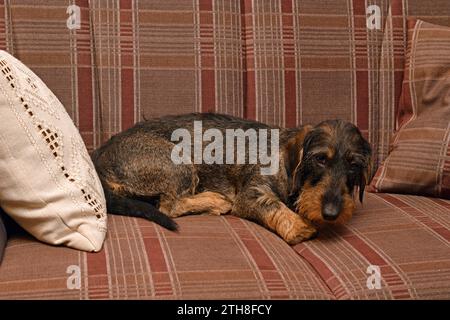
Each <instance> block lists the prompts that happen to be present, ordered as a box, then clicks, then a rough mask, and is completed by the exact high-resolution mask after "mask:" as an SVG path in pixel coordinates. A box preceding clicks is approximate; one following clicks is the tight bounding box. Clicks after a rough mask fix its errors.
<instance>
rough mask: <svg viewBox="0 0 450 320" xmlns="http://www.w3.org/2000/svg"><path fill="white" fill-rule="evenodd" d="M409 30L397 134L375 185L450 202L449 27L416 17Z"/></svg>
mask: <svg viewBox="0 0 450 320" xmlns="http://www.w3.org/2000/svg"><path fill="white" fill-rule="evenodd" d="M408 27H409V28H408V37H409V41H408V49H407V62H406V64H405V72H404V79H403V88H402V94H401V98H400V104H399V110H398V117H397V123H398V126H399V130H398V132H397V133H396V134H395V136H394V139H393V144H392V150H391V153H390V154H389V157H388V158H387V159H386V160H385V162H384V164H383V165H382V166H381V167H380V168H379V169H378V172H377V174H376V176H375V177H374V179H373V180H372V183H371V186H372V187H373V188H374V190H375V191H377V192H394V193H412V194H422V195H430V196H436V197H446V198H450V161H449V160H446V158H447V157H449V156H450V145H449V141H450V127H449V121H450V105H449V104H448V103H449V99H450V86H449V82H450V81H449V79H450V58H449V57H450V28H449V27H443V26H439V25H435V24H430V23H426V22H423V21H422V20H415V19H413V20H410V21H409V23H408Z"/></svg>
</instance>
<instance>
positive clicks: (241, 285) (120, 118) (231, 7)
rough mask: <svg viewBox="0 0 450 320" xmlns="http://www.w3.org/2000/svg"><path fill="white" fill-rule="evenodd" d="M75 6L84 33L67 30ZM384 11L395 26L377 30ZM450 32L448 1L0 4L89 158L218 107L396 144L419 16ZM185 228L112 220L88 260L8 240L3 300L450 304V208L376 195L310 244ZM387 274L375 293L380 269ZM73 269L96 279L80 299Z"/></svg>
mask: <svg viewBox="0 0 450 320" xmlns="http://www.w3.org/2000/svg"><path fill="white" fill-rule="evenodd" d="M69 4H77V5H78V6H79V7H80V8H81V28H80V29H74V30H70V29H68V28H67V26H66V20H67V18H68V15H67V13H66V9H67V6H68V5H69ZM370 5H378V6H379V7H380V10H381V29H379V30H368V29H367V28H366V7H367V6H370ZM409 17H412V18H419V19H422V20H424V21H427V22H432V23H436V24H442V25H450V5H449V3H448V1H447V0H429V1H422V0H333V1H317V0H164V1H159V0H158V1H156V0H139V1H125V0H122V1H116V0H98V1H97V0H96V1H88V0H70V1H60V0H51V1H45V2H43V1H39V2H38V1H34V0H22V1H6V0H0V48H1V49H6V50H7V51H9V52H10V53H12V54H14V55H16V56H17V57H18V58H19V59H21V60H22V61H23V62H24V63H26V64H27V65H28V66H30V67H31V68H32V69H33V70H34V71H35V72H36V73H37V74H38V75H39V76H40V77H41V78H42V79H43V80H44V81H45V82H46V83H47V85H48V86H49V88H51V89H52V90H53V92H54V93H55V94H56V95H57V96H58V98H59V99H60V100H61V101H62V103H63V104H64V105H65V106H66V108H67V111H68V112H69V114H70V115H71V116H72V118H73V120H74V121H75V123H76V124H77V126H78V127H79V129H80V131H81V134H82V137H83V139H84V141H85V142H86V145H87V146H88V148H89V149H90V150H92V149H93V148H96V147H98V146H99V145H100V144H101V143H102V142H103V141H105V140H106V139H107V138H109V137H110V136H111V135H112V134H114V133H116V132H118V131H121V130H124V129H126V128H128V127H129V126H131V125H133V123H135V122H136V121H139V120H141V119H143V118H144V117H146V118H148V117H152V116H159V115H163V114H171V113H183V112H190V111H217V112H223V113H228V114H234V115H241V116H244V117H247V118H253V119H259V120H262V121H265V122H269V123H273V124H279V125H285V126H295V125H297V124H300V123H317V122H319V121H321V120H324V119H332V118H344V119H347V120H350V121H353V122H354V123H356V124H357V125H358V126H359V127H360V128H361V130H362V131H363V133H364V134H365V135H366V136H367V137H368V138H369V140H370V142H371V144H372V145H373V148H374V156H375V161H376V164H380V163H381V162H382V161H383V160H384V159H385V158H386V156H387V154H388V151H389V143H390V138H391V136H392V134H393V132H394V124H395V114H396V110H397V105H398V102H399V99H400V93H401V87H402V81H403V66H404V53H405V49H406V44H407V42H406V39H407V38H406V30H407V29H406V21H407V18H409ZM179 223H180V225H181V232H180V233H179V234H173V233H170V232H167V231H165V230H162V229H160V228H159V227H157V226H155V225H153V224H151V223H148V222H146V221H143V220H137V219H132V218H124V217H117V216H112V217H111V219H110V221H109V233H108V238H107V240H106V245H105V249H104V250H103V251H102V252H100V253H98V254H87V253H82V252H77V251H74V250H70V249H67V248H58V247H50V246H47V245H44V244H41V243H38V242H36V240H34V239H30V238H29V237H27V236H24V235H18V236H14V237H13V238H12V239H11V240H10V241H9V243H8V247H7V250H6V255H5V258H4V261H3V264H2V267H1V269H0V297H1V298H9V299H13V298H32V299H33V298H35V299H36V298H63V299H70V298H72V299H88V298H92V299H105V298H145V299H163V298H167V299H178V298H321V299H347V298H354V299H367V298H374V299H383V298H398V299H402V298H405V299H406V298H426V299H432V298H445V299H450V289H449V288H450V260H449V259H450V258H449V257H450V244H449V242H450V225H449V223H450V202H449V201H447V200H441V199H437V198H433V199H431V198H426V197H419V196H406V195H398V196H397V195H392V194H367V195H366V201H365V204H364V207H363V208H361V209H359V211H358V213H357V214H356V215H355V217H354V219H353V220H352V221H351V222H350V224H349V225H347V226H346V227H344V228H341V229H329V230H322V236H321V237H319V238H318V239H317V240H314V241H311V242H308V243H305V244H301V245H299V246H297V247H295V248H294V249H295V251H294V250H293V249H292V248H290V247H288V246H287V245H286V244H285V243H283V242H282V241H281V240H280V239H279V238H277V237H276V236H275V235H273V234H272V233H270V232H268V231H267V230H265V229H263V228H261V227H259V226H257V225H255V224H253V223H251V222H248V221H243V220H239V219H236V218H233V217H206V216H195V217H194V216H193V217H185V218H181V219H180V220H179ZM370 265H377V266H379V267H380V269H381V271H382V287H381V289H376V290H370V289H368V287H367V283H366V281H367V277H368V274H367V268H368V267H369V266H370ZM69 266H78V267H79V268H80V272H81V287H80V289H79V290H69V289H68V288H67V280H68V277H69V276H70V274H68V273H66V272H67V268H68V267H69Z"/></svg>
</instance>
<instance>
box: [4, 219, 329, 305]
mask: <svg viewBox="0 0 450 320" xmlns="http://www.w3.org/2000/svg"><path fill="white" fill-rule="evenodd" d="M178 222H179V224H180V229H181V232H180V233H179V234H176V233H172V232H170V231H166V230H163V229H162V228H160V227H157V226H156V225H155V224H153V223H150V222H148V221H145V220H143V219H134V218H128V217H121V216H111V217H110V219H108V224H109V225H108V228H109V232H108V238H107V240H106V242H105V245H104V250H103V251H102V252H100V253H98V254H91V253H84V252H78V251H75V250H70V249H67V248H58V247H52V246H48V245H44V244H41V243H38V242H37V241H35V240H33V239H30V238H28V237H26V236H16V237H13V238H12V239H11V240H10V241H9V242H8V247H7V250H6V255H5V258H4V260H3V264H2V267H1V269H0V298H1V299H14V298H26V299H35V298H47V299H51V298H54V299H105V298H108V299H150V298H151V299H175V298H176V299H214V298H215V299H229V298H236V299H267V298H272V299H282V298H284V299H285V298H294V299H331V298H333V296H332V294H331V293H330V291H329V290H328V288H327V286H326V285H325V283H324V282H323V281H322V280H321V279H320V278H319V277H318V275H317V274H316V272H315V271H314V270H313V269H312V268H311V266H310V265H309V264H308V263H307V262H306V261H305V260H303V259H302V258H300V257H299V256H298V255H297V254H296V252H295V251H294V250H292V249H291V248H290V247H289V246H287V245H286V244H285V243H284V242H283V240H281V239H280V238H278V237H277V236H276V235H274V234H273V233H271V232H269V231H267V230H266V229H264V228H262V227H260V226H258V225H256V224H254V223H251V222H248V221H244V220H240V219H238V218H234V217H209V216H190V217H185V218H180V219H179V220H178ZM70 266H77V267H79V268H80V275H81V287H80V289H79V290H69V289H68V288H67V281H68V277H69V276H70V275H71V274H68V273H66V271H67V270H68V268H69V267H70ZM69 270H70V269H69Z"/></svg>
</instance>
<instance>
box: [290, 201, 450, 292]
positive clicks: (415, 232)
mask: <svg viewBox="0 0 450 320" xmlns="http://www.w3.org/2000/svg"><path fill="white" fill-rule="evenodd" d="M364 202H365V203H364V206H363V207H359V208H358V210H357V212H355V215H354V217H353V218H352V220H351V221H350V223H349V224H348V225H347V226H345V227H342V228H340V229H326V230H323V231H322V233H321V235H320V237H319V238H317V239H315V240H313V241H307V242H305V243H302V244H299V245H297V246H296V247H295V250H297V252H298V253H299V254H300V256H302V257H303V258H305V259H306V260H307V261H308V262H309V263H310V264H311V265H312V266H313V267H314V268H315V269H316V270H317V272H318V273H319V274H320V276H321V277H322V279H324V281H325V282H326V283H327V286H328V287H329V288H330V290H331V291H332V292H333V294H334V295H335V297H336V298H337V299H349V298H351V299H450V289H449V288H450V201H447V200H441V199H435V198H426V197H419V196H408V195H392V194H366V198H365V200H364ZM371 265H373V266H377V267H379V269H380V272H381V288H380V289H372V290H370V289H368V286H367V281H368V277H369V275H370V274H371V273H368V272H367V271H368V267H369V266H371ZM369 271H370V270H369Z"/></svg>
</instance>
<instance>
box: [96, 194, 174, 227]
mask: <svg viewBox="0 0 450 320" xmlns="http://www.w3.org/2000/svg"><path fill="white" fill-rule="evenodd" d="M104 190H105V198H106V207H107V209H108V213H111V214H117V215H122V216H129V217H139V218H144V219H147V220H150V221H153V222H155V223H157V224H159V225H160V226H163V227H164V228H166V229H169V230H171V231H177V230H178V224H177V223H176V222H175V221H173V220H172V219H171V218H170V217H168V216H167V215H165V214H164V213H162V212H161V211H159V210H158V209H157V208H156V207H155V206H154V205H152V204H151V203H148V202H145V201H142V200H138V199H133V198H129V197H124V196H120V195H117V194H115V193H113V192H112V191H111V190H109V189H108V188H104Z"/></svg>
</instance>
